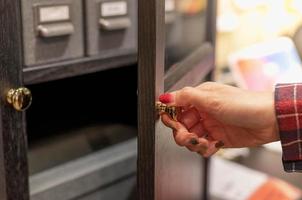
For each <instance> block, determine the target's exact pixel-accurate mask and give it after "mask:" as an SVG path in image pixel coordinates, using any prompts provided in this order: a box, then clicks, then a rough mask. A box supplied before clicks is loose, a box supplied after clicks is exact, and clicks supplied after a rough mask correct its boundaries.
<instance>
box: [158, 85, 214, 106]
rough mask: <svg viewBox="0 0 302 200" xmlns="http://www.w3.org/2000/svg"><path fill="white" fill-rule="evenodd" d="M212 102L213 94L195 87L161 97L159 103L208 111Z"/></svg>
mask: <svg viewBox="0 0 302 200" xmlns="http://www.w3.org/2000/svg"><path fill="white" fill-rule="evenodd" d="M210 100H211V93H210V92H207V91H201V90H199V89H196V88H193V87H185V88H183V89H181V90H177V91H175V92H171V93H166V94H163V95H161V96H160V97H159V101H161V102H162V103H164V104H166V105H169V106H176V107H189V106H194V107H196V108H197V109H202V110H203V111H207V110H208V109H209V105H210V104H211V103H210Z"/></svg>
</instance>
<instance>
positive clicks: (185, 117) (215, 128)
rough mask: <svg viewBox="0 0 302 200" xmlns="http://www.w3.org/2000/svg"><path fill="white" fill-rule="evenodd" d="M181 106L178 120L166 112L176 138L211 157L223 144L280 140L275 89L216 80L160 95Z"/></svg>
mask: <svg viewBox="0 0 302 200" xmlns="http://www.w3.org/2000/svg"><path fill="white" fill-rule="evenodd" d="M159 99H160V101H161V102H162V103H165V104H167V105H169V106H176V107H180V108H181V111H180V113H178V116H177V119H178V120H177V121H175V120H173V119H171V118H170V117H169V115H167V114H162V117H161V118H162V122H163V123H164V124H165V125H166V126H168V127H170V128H172V129H173V134H174V139H175V142H176V143H177V144H178V145H180V146H185V147H187V148H188V149H189V150H191V151H193V152H198V153H200V154H201V155H203V156H205V157H208V156H211V155H212V154H214V153H215V152H217V150H219V148H221V147H226V148H230V147H236V148H238V147H253V146H258V145H262V144H265V143H269V142H273V141H277V140H279V136H278V130H277V122H276V117H275V111H274V95H273V93H272V92H251V91H246V90H242V89H239V88H236V87H231V86H227V85H223V84H218V83H214V82H207V83H203V84H201V85H199V86H197V87H195V88H192V87H186V88H183V89H181V90H179V91H175V92H172V93H168V94H163V95H161V96H160V98H159Z"/></svg>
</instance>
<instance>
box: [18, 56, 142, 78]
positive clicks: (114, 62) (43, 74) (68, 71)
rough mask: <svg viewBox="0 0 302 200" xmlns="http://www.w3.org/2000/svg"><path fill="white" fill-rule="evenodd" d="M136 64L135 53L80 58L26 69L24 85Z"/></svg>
mask: <svg viewBox="0 0 302 200" xmlns="http://www.w3.org/2000/svg"><path fill="white" fill-rule="evenodd" d="M136 62H137V55H136V53H135V52H129V53H127V54H126V55H120V56H116V57H110V58H99V57H92V58H81V59H75V60H70V61H64V62H59V63H53V64H45V65H39V66H32V67H26V68H24V69H23V76H24V83H25V84H36V83H42V82H47V81H52V80H58V79H63V78H67V77H73V76H78V75H84V74H89V73H94V72H98V71H103V70H108V69H113V68H117V67H121V66H127V65H131V64H134V63H136Z"/></svg>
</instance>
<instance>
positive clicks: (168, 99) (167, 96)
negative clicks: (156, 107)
mask: <svg viewBox="0 0 302 200" xmlns="http://www.w3.org/2000/svg"><path fill="white" fill-rule="evenodd" d="M172 100H173V98H172V94H170V93H165V94H162V95H160V96H159V101H160V102H162V103H171V102H172Z"/></svg>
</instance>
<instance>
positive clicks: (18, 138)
mask: <svg viewBox="0 0 302 200" xmlns="http://www.w3.org/2000/svg"><path fill="white" fill-rule="evenodd" d="M207 2H208V4H207V13H206V16H207V18H206V24H205V23H203V24H201V27H204V29H206V31H205V36H204V37H205V40H204V41H203V42H202V43H201V44H200V45H199V48H197V49H194V52H195V53H196V52H197V54H196V55H197V56H200V59H197V60H198V62H197V63H196V59H195V60H194V59H192V56H193V58H196V55H195V54H194V53H190V55H188V56H186V57H184V58H181V59H180V60H179V62H178V64H177V65H173V67H168V68H167V67H166V70H165V48H166V46H165V34H166V32H165V22H164V18H165V15H164V12H165V9H164V1H160V0H138V21H139V26H138V29H139V30H138V43H139V48H138V52H137V49H135V48H133V49H127V50H125V51H119V53H118V54H116V55H115V56H112V55H111V54H110V56H108V57H106V56H104V55H94V56H89V55H86V54H85V55H84V57H83V58H76V59H71V60H61V61H59V62H51V63H43V64H37V65H31V66H25V64H24V63H25V62H24V51H23V44H24V42H23V35H22V27H23V25H24V23H22V19H21V16H22V13H21V10H22V7H21V3H27V2H26V1H20V0H0V10H1V12H0V27H1V29H0V78H1V79H0V80H1V81H0V93H1V98H0V175H1V176H0V199H1V200H2V199H3V200H27V199H37V200H41V199H47V200H51V199H55V200H60V199H62V200H63V199H64V200H67V199H70V200H71V199H89V200H92V199H128V200H130V199H137V198H139V199H142V200H148V199H202V198H203V199H205V198H206V196H207V193H206V190H207V189H206V186H207V178H206V173H205V171H206V170H207V167H206V166H207V165H206V164H205V163H207V161H205V160H202V158H201V157H199V156H197V155H193V154H191V153H189V152H187V151H185V150H184V149H181V148H179V147H177V146H176V145H175V144H174V142H173V140H172V136H171V134H170V131H169V130H168V129H167V128H165V127H163V125H162V124H161V123H160V122H159V120H158V116H157V114H156V113H155V108H154V106H155V101H156V99H157V98H158V95H159V94H161V93H163V92H165V91H170V90H175V89H179V88H181V87H183V86H187V85H190V86H194V85H197V84H199V83H201V82H202V81H204V80H207V79H209V77H210V76H209V75H210V74H211V71H212V69H213V67H214V49H215V48H214V47H215V23H214V22H215V7H216V1H214V0H208V1H207ZM170 19H173V18H170ZM83 21H84V23H85V20H83ZM84 27H85V25H84ZM84 46H85V45H84ZM194 55H195V56H194ZM137 58H138V65H137ZM192 61H194V62H193V63H194V64H192ZM190 63H191V64H190ZM126 66H128V67H126ZM109 69H110V70H109ZM115 73H116V74H115ZM197 75H198V76H197ZM116 83H119V84H120V85H121V87H120V88H118V87H117V86H114V85H116ZM22 86H25V87H28V88H29V89H31V90H32V95H33V103H32V108H30V110H29V111H28V112H27V113H25V112H19V111H16V110H15V109H14V108H13V107H12V106H11V105H9V104H8V103H7V99H6V96H7V92H8V91H9V90H10V89H15V88H19V87H22ZM137 89H138V99H137ZM121 96H122V99H123V101H121V99H120V98H121ZM110 98H111V99H110ZM137 110H138V112H137ZM137 114H138V116H137ZM108 122H110V123H113V124H119V125H120V124H121V126H119V125H118V126H116V125H114V126H113V129H108V126H106V127H107V128H106V129H105V128H103V129H102V134H103V136H104V135H106V137H105V136H104V137H103V136H102V137H101V136H100V135H98V134H92V135H88V136H87V135H85V134H84V135H83V134H82V135H81V134H79V135H78V133H79V132H81V131H82V132H83V130H85V131H87V130H88V129H89V130H91V129H90V125H91V124H94V123H96V124H98V125H104V123H108ZM124 125H125V126H126V128H125V126H124ZM128 125H129V126H130V129H129V126H128ZM97 127H98V126H97ZM110 127H111V126H110ZM117 127H118V128H117ZM74 128H78V129H77V130H76V131H74V130H73V129H74ZM94 128H95V127H94ZM111 128H112V127H111ZM116 128H117V129H116ZM137 129H138V140H137V139H136V136H137ZM105 130H106V131H105ZM108 130H110V131H108ZM116 130H118V131H116ZM66 132H68V136H66V137H65V136H64V134H65V133H66ZM82 132H81V133H82ZM121 132H123V133H124V134H120V133H121ZM126 132H127V134H125V133H126ZM128 133H129V134H128ZM102 134H101V135H102ZM115 134H116V135H115ZM109 135H110V136H109ZM57 136H60V137H57ZM63 136H64V137H65V139H66V141H65V140H64V141H63V142H62V137H63ZM70 136H72V138H70ZM107 136H108V137H107ZM109 137H110V138H111V139H112V141H111V139H110V140H108V138H109ZM41 138H51V139H52V140H51V141H52V142H51V143H47V144H45V143H43V142H41V143H39V145H33V141H36V140H39V141H40V139H41ZM87 138H88V139H87ZM86 140H87V141H88V140H89V142H91V141H93V142H91V143H89V144H87V143H85V142H87V141H86ZM41 141H42V140H41ZM43 141H44V140H43ZM67 141H68V142H69V143H67ZM97 141H101V142H99V143H98V142H97ZM64 142H66V144H65V143H64ZM87 145H88V146H89V148H88V150H87V149H86V150H87V151H85V152H84V153H83V152H80V153H79V154H76V152H78V151H79V149H81V148H83V149H85V148H86V147H87ZM94 145H96V146H98V145H101V146H102V145H103V146H104V148H102V149H100V148H99V147H97V148H95V149H94ZM69 146H70V147H72V149H68V148H67V147H69ZM137 147H138V148H137ZM36 149H40V150H41V151H34V150H36ZM45 149H46V150H47V153H45V152H44V153H43V151H42V150H44V151H45ZM50 149H52V150H53V151H50ZM48 150H49V151H48ZM65 151H66V152H67V151H68V152H69V153H70V152H71V154H70V155H72V156H70V157H72V159H71V160H64V162H62V163H60V162H61V161H60V159H61V157H60V156H61V155H60V153H61V152H62V154H64V153H66V152H65ZM32 152H34V153H32ZM37 152H38V153H37ZM41 152H42V153H41ZM74 155H76V156H74ZM137 155H138V159H137ZM37 158H38V159H37ZM39 158H41V159H40V160H39ZM33 159H35V162H33V161H32V160H33ZM48 161H49V162H48ZM50 161H51V162H50ZM136 161H137V162H136ZM39 162H41V163H39ZM42 162H43V163H42ZM33 163H39V166H38V165H36V164H35V167H33ZM58 163H59V164H58ZM45 166H46V167H45ZM136 176H137V185H138V190H136V189H135V185H136V183H135V182H136V181H135V179H136V178H135V177H136Z"/></svg>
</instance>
